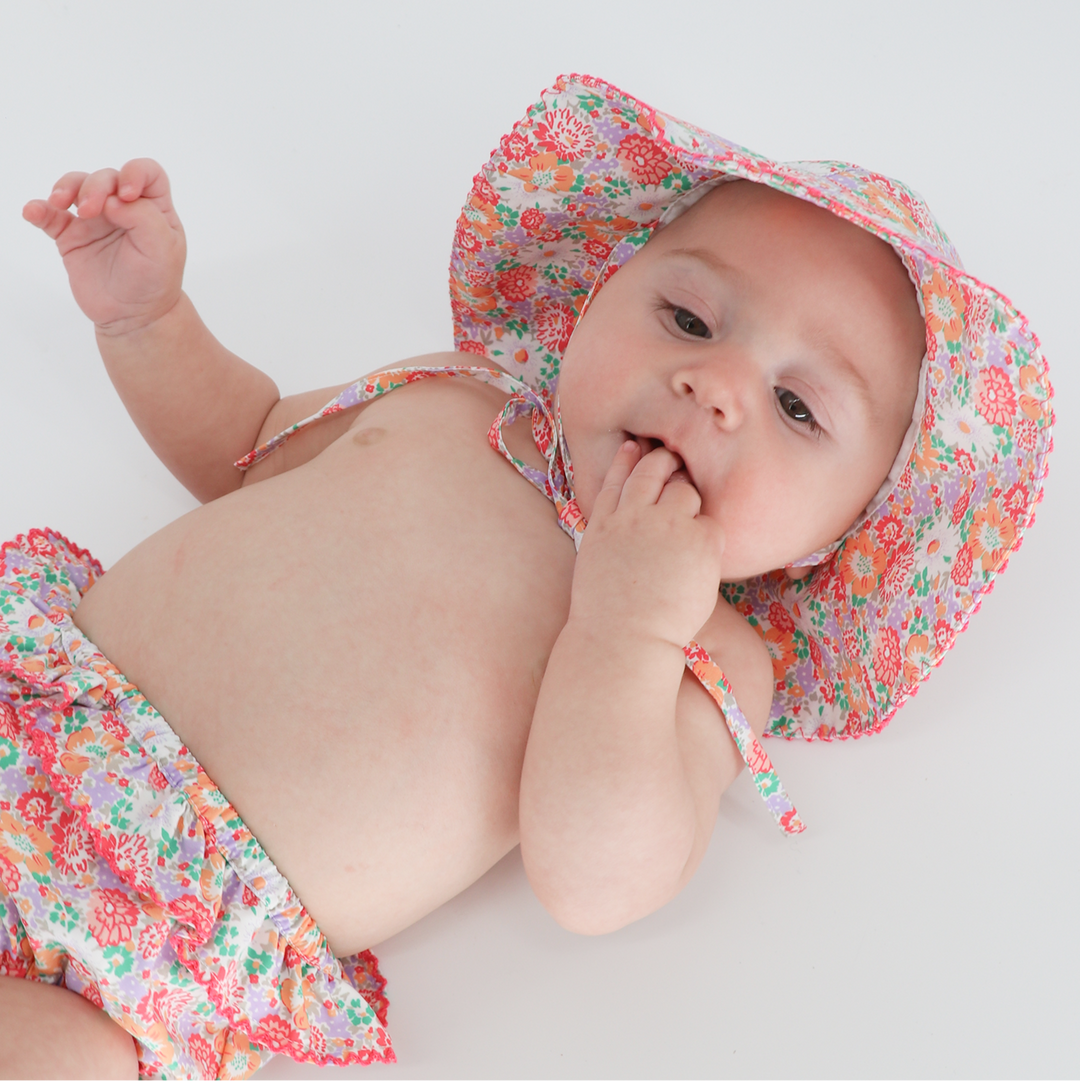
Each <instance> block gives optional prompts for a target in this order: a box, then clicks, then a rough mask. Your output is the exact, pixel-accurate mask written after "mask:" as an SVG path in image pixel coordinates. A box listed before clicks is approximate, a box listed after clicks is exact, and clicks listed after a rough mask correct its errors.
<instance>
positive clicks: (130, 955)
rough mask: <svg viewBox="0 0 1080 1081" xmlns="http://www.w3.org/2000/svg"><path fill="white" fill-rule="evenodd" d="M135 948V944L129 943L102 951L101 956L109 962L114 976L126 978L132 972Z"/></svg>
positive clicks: (107, 947)
mask: <svg viewBox="0 0 1080 1081" xmlns="http://www.w3.org/2000/svg"><path fill="white" fill-rule="evenodd" d="M129 946H130V947H131V948H130V949H129V948H128V947H129ZM134 946H135V944H134V943H133V942H130V941H129V942H128V943H126V944H125V945H124V946H106V947H105V948H104V949H103V950H102V951H101V955H102V956H103V957H104V958H105V959H106V960H107V961H108V962H109V967H110V968H111V970H112V975H113V976H126V975H127V974H128V973H129V972H130V971H131V968H132V965H133V964H134V963H135V949H134Z"/></svg>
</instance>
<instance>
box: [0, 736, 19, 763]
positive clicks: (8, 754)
mask: <svg viewBox="0 0 1080 1081" xmlns="http://www.w3.org/2000/svg"><path fill="white" fill-rule="evenodd" d="M18 761H19V752H18V751H17V750H16V749H15V744H14V743H12V742H11V740H10V739H7V738H6V737H0V769H7V768H8V767H9V766H14V765H15V763H16V762H18Z"/></svg>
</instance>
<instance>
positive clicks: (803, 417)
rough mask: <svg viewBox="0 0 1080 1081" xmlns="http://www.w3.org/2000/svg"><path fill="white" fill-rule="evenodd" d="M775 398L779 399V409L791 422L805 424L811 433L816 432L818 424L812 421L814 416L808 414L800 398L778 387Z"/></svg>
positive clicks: (808, 411)
mask: <svg viewBox="0 0 1080 1081" xmlns="http://www.w3.org/2000/svg"><path fill="white" fill-rule="evenodd" d="M776 396H777V398H779V399H780V408H781V409H783V411H784V412H785V413H787V415H788V416H789V417H791V419H792V420H794V421H798V423H799V424H805V425H806V426H807V427H808V428H809V429H810V431H812V432H816V431H817V430H818V422H817V421H816V420H814V414H813V413H811V412H810V410H809V409H808V408H807V407H806V403H805V402H804V401H803V400H802V399H801V398H799V397H797V396H796V395H794V394H792V393H791V391H790V390H781V389H780V388H779V387H777V389H776Z"/></svg>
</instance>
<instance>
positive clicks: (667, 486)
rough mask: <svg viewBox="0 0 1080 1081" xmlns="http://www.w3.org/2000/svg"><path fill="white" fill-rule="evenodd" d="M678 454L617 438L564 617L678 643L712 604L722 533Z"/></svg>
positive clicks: (702, 620)
mask: <svg viewBox="0 0 1080 1081" xmlns="http://www.w3.org/2000/svg"><path fill="white" fill-rule="evenodd" d="M681 465H682V463H681V462H680V461H679V459H678V457H677V456H676V455H675V454H673V453H672V452H671V451H669V450H667V449H666V448H664V447H658V448H657V449H656V450H653V451H651V452H650V453H648V454H646V455H645V456H644V457H641V451H640V449H639V447H638V445H637V444H636V443H633V442H627V443H624V444H623V446H622V448H621V449H620V450H619V453H618V454H616V455H615V461H614V462H612V464H611V468H610V469H609V470H608V472H607V476H606V477H605V478H604V487H603V488H602V489H601V491H600V494H599V495H598V496H597V497H596V503H595V505H594V507H593V512H592V517H591V518H590V519H589V525H588V528H587V529H586V530H585V536H584V537H583V538H582V542H581V550H580V551H579V552H578V557H577V564H576V566H575V568H574V586H573V592H572V594H571V602H570V618H571V619H572V620H579V619H580V620H588V621H590V622H592V623H594V624H597V625H600V626H603V627H605V629H611V630H615V631H616V633H621V634H626V633H630V634H644V635H646V636H650V637H653V638H659V639H662V640H664V641H667V642H670V643H672V644H673V645H676V646H679V647H680V648H681V647H682V646H685V645H686V643H687V642H689V641H690V640H691V639H692V638H693V637H694V635H695V634H697V632H698V631H699V630H700V629H701V628H702V626H704V624H705V622H706V621H707V620H708V618H709V616H711V615H712V612H713V609H714V608H715V607H716V598H717V592H718V590H719V588H720V556H721V554H722V552H723V549H724V534H723V530H721V528H720V526H719V525H718V524H717V523H716V522H715V521H714V520H713V519H712V518H708V517H706V516H705V515H703V514H700V513H699V511H700V510H701V496H700V495H699V494H698V491H697V489H696V488H695V487H694V486H693V485H692V484H691V483H690V481H689V479H688V478H687V476H686V473H685V472H684V471H683V470H682V469H681Z"/></svg>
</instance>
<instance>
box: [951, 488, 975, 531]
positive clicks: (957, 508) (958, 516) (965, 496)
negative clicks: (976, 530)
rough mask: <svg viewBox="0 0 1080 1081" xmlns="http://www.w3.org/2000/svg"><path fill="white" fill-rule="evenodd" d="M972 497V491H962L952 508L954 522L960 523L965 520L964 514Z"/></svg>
mask: <svg viewBox="0 0 1080 1081" xmlns="http://www.w3.org/2000/svg"><path fill="white" fill-rule="evenodd" d="M970 499H971V492H970V491H968V490H966V489H965V490H964V491H963V492H961V493H960V496H959V498H958V499H957V500H956V502H955V503H954V504H953V509H952V524H953V525H959V524H960V523H961V522H962V521H963V520H964V515H965V514H967V509H968V502H969V501H970Z"/></svg>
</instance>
